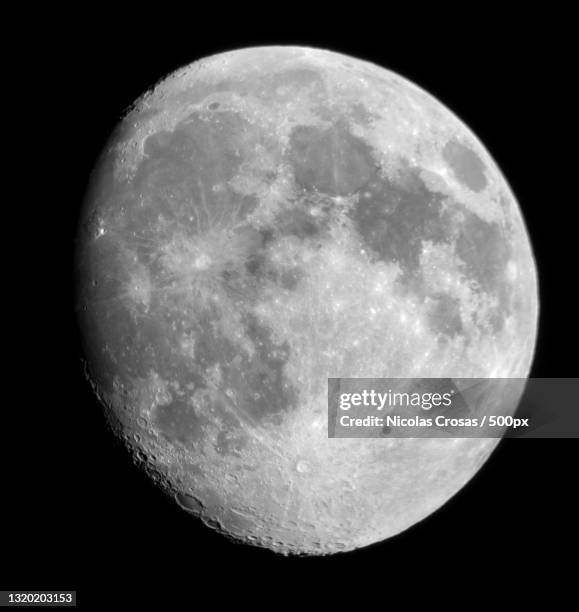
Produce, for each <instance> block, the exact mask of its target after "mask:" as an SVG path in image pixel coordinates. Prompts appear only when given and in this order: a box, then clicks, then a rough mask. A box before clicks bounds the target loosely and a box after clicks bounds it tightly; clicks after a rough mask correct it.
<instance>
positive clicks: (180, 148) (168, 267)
mask: <svg viewBox="0 0 579 612" xmlns="http://www.w3.org/2000/svg"><path fill="white" fill-rule="evenodd" d="M488 86H489V87H492V82H490V81H489V83H488ZM77 270H78V279H79V280H78V311H79V316H80V321H81V327H82V330H83V336H84V345H85V347H86V362H87V372H88V376H89V378H90V381H91V383H92V385H93V388H94V390H95V392H96V393H97V395H98V397H99V398H100V400H101V401H102V403H103V405H104V406H105V410H106V413H107V415H108V418H109V419H110V422H111V424H112V425H113V426H114V428H115V430H116V431H117V432H118V434H119V436H121V437H122V439H123V440H124V441H125V442H126V443H127V445H128V446H129V447H130V448H131V450H132V453H133V456H134V457H135V460H136V461H138V462H140V463H141V464H142V466H143V467H144V469H146V470H147V471H148V473H149V474H150V475H151V477H152V478H153V479H154V480H155V481H156V482H157V483H158V484H159V486H161V487H163V489H164V490H165V491H166V492H167V493H168V494H170V495H172V496H174V498H175V500H176V502H177V503H179V504H180V505H181V506H182V507H183V508H184V510H185V511H187V512H189V513H191V514H193V515H196V516H198V517H199V518H200V519H201V520H202V521H204V522H205V523H206V524H207V525H209V526H210V527H212V528H214V529H217V530H219V531H221V532H222V533H223V534H225V535H227V536H228V537H231V538H233V539H236V540H239V541H242V542H245V543H249V544H254V545H256V546H262V547H267V548H270V549H272V550H275V551H277V552H279V553H282V554H309V555H322V554H331V553H335V552H338V551H347V550H352V549H355V548H358V547H363V546H366V545H369V544H371V543H374V542H377V541H380V540H384V539H386V538H389V537H391V536H393V535H395V534H397V533H399V532H401V531H403V530H405V529H407V528H408V527H410V526H412V525H413V524H415V523H417V522H418V521H420V520H421V519H423V518H425V517H426V516H428V515H429V514H431V513H432V512H433V511H435V510H436V509H437V508H439V507H440V506H442V505H443V504H444V503H445V502H446V501H447V500H449V498H451V497H452V496H453V495H454V494H455V493H456V492H457V491H459V490H460V489H461V487H463V485H464V484H465V483H466V482H468V481H469V480H470V479H471V478H472V477H473V475H474V474H475V473H476V472H477V470H478V469H479V468H480V467H481V465H482V464H483V463H484V461H485V460H486V459H487V458H488V456H489V454H490V453H491V452H492V450H493V448H494V447H495V446H496V444H497V442H498V439H496V438H479V439H476V438H458V437H454V438H452V437H448V438H444V439H440V438H418V437H416V438H399V437H395V436H392V435H388V434H387V433H385V434H384V437H383V438H374V439H332V438H329V437H328V416H327V393H328V378H329V377H366V378H369V377H387V378H396V377H403V378H414V377H416V378H418V377H420V378H435V377H442V378H446V377H452V378H457V377H463V378H468V377H484V378H507V377H523V378H525V377H527V376H528V374H529V369H530V365H531V360H532V357H533V352H534V345H535V337H536V326H537V310H538V299H537V280H536V270H535V264H534V259H533V255H532V251H531V246H530V243H529V239H528V235H527V231H526V228H525V225H524V222H523V219H522V215H521V211H520V209H519V206H518V204H517V202H516V200H515V198H514V196H513V194H512V192H511V190H510V188H509V186H508V184H507V182H506V180H505V178H504V177H503V175H502V173H501V171H500V170H499V168H498V167H497V165H496V163H495V162H494V160H493V159H492V158H491V156H490V154H489V153H488V151H487V150H486V149H485V148H484V146H483V145H482V144H481V142H480V141H479V140H478V139H477V137H476V136H475V135H474V134H473V133H472V132H471V131H470V130H469V128H468V127H467V126H466V125H465V124H464V123H463V122H462V121H461V120H459V119H458V118H457V117H456V116H455V115H454V114H453V113H452V112H451V111H450V110H449V109H447V108H446V107H445V106H443V105H442V104H441V103H440V102H438V101H437V100H436V99H435V98H433V97H432V96H431V95H429V94H428V93H426V92H425V91H423V90H422V89H420V88H419V87H418V86H416V85H414V84H413V83H411V82H410V81H408V80H406V79H405V78H403V77H401V76H399V75H397V74H394V73H392V72H390V71H388V70H386V69H384V68H381V67H378V66H376V65H373V64H370V63H368V62H365V61H360V60H358V59H354V58H351V57H347V56H344V55H341V54H337V53H334V52H330V51H323V50H316V49H310V48H301V47H268V48H251V49H243V50H239V51H233V52H228V53H223V54H221V55H216V56H213V57H210V58H208V59H204V60H202V61H199V62H197V63H194V64H192V65H190V66H187V67H186V68H183V69H181V70H179V71H177V72H176V73H174V74H172V75H171V76H169V77H168V78H167V79H166V80H164V81H162V82H160V83H159V84H158V85H157V86H156V87H154V88H153V89H152V90H151V91H149V92H147V93H146V94H145V95H143V96H142V97H141V98H140V99H139V100H138V101H137V102H136V103H135V105H134V106H133V107H132V108H131V109H130V110H129V111H128V112H127V114H126V116H125V117H124V119H123V120H122V121H121V122H120V124H119V126H118V128H117V129H116V131H115V132H114V133H113V135H112V136H111V138H110V140H109V141H108V143H107V144H106V146H105V148H104V150H103V152H102V155H101V157H100V159H99V160H98V162H97V164H96V166H95V170H94V173H93V176H92V180H91V186H90V188H89V190H88V193H87V198H86V201H85V204H84V206H83V211H82V214H81V218H80V222H79V231H78V249H77ZM489 401H490V400H489ZM509 401H510V402H511V404H512V410H511V412H512V411H514V410H515V409H516V404H517V398H515V399H514V400H512V399H511V400H509ZM183 538H184V541H186V539H187V534H183Z"/></svg>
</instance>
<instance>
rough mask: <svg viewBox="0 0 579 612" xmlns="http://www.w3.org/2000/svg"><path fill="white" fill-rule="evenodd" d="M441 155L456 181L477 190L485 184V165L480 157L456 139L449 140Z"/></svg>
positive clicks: (481, 188)
mask: <svg viewBox="0 0 579 612" xmlns="http://www.w3.org/2000/svg"><path fill="white" fill-rule="evenodd" d="M442 157H443V159H444V161H446V163H447V164H448V165H449V166H450V168H451V170H452V172H453V174H454V176H455V178H456V180H457V181H459V182H460V183H462V184H463V185H464V186H466V187H468V188H469V189H470V190H471V191H475V192H479V191H482V190H483V189H484V188H485V187H486V186H487V179H486V176H485V169H486V168H485V165H484V164H483V162H482V160H481V159H480V157H479V156H478V155H477V154H476V153H475V152H474V151H473V150H472V149H471V148H469V147H467V146H466V145H465V144H463V143H462V142H459V141H458V140H449V141H448V142H447V143H446V144H445V145H444V148H443V149H442Z"/></svg>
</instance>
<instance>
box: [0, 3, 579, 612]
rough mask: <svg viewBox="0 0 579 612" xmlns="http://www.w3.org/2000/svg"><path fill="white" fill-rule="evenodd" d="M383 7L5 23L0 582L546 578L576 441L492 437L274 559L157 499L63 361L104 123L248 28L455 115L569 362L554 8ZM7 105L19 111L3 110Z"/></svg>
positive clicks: (568, 161) (559, 23)
mask: <svg viewBox="0 0 579 612" xmlns="http://www.w3.org/2000/svg"><path fill="white" fill-rule="evenodd" d="M157 10H159V8H157ZM269 10H270V11H274V12H275V11H277V10H278V8H277V7H270V9H269ZM69 17H70V16H69ZM270 17H271V16H270ZM391 18H392V16H388V19H386V18H384V19H382V18H378V17H376V22H377V23H375V24H374V25H373V26H368V21H367V22H366V24H364V25H363V26H362V25H358V26H357V25H356V24H355V23H349V22H348V20H347V19H345V20H344V21H343V23H340V22H336V23H335V24H334V25H333V26H332V28H328V27H321V26H315V25H314V24H313V22H312V23H311V24H310V27H305V26H304V24H303V23H302V25H301V26H298V25H295V26H294V27H293V28H292V27H291V25H290V23H289V22H288V23H287V24H286V26H285V28H283V29H282V28H281V26H278V27H277V28H276V27H275V26H272V25H271V23H269V22H268V23H263V24H262V25H260V23H261V22H259V21H254V20H253V19H250V18H249V17H247V16H246V17H243V16H241V15H240V16H239V18H238V19H237V18H235V17H233V16H230V19H229V20H228V23H229V22H231V23H229V25H227V26H224V27H223V28H220V29H219V31H216V28H215V27H213V26H207V27H204V26H203V25H202V17H201V16H199V15H198V16H197V22H196V25H195V26H194V25H193V23H192V22H191V23H190V28H191V29H189V30H188V29H187V27H183V29H182V30H181V29H180V28H176V29H173V28H171V31H168V30H166V29H165V27H164V24H163V22H164V19H162V18H160V19H159V20H158V22H156V23H155V22H151V23H150V24H148V25H145V24H143V25H142V26H141V27H139V28H137V27H136V24H133V27H131V28H129V27H127V26H122V27H121V26H120V25H116V24H115V21H114V20H113V17H112V16H111V17H110V19H109V20H106V21H105V23H103V24H102V25H99V26H97V25H96V23H93V21H92V16H90V15H88V14H87V15H83V16H80V15H78V16H77V18H76V19H75V20H73V21H72V22H71V23H70V24H69V25H66V26H65V25H64V22H61V20H60V19H59V18H58V17H57V16H54V15H51V19H54V21H55V23H56V25H55V26H54V27H51V28H46V29H44V28H39V30H41V31H42V33H38V32H36V31H32V30H31V29H29V28H28V27H22V36H21V38H20V40H21V43H20V44H21V49H22V51H21V52H20V56H21V57H22V58H24V61H25V64H26V68H25V69H23V71H22V73H21V76H23V77H24V80H25V81H27V85H28V86H31V85H32V87H31V89H32V90H33V91H32V93H30V94H27V96H26V98H25V99H24V100H22V102H19V101H18V100H17V99H14V98H13V99H12V100H11V102H12V103H13V104H16V105H19V106H18V108H20V106H22V107H26V109H27V110H26V117H27V119H26V120H25V123H27V130H29V131H30V135H28V136H27V137H26V138H27V141H26V145H25V147H26V150H27V153H26V154H25V156H24V157H23V162H22V164H24V166H25V167H22V164H21V167H20V168H19V172H22V175H23V176H22V178H19V179H18V180H19V181H21V183H20V186H19V188H18V189H17V198H16V200H15V201H12V202H11V203H9V202H5V205H6V206H10V207H16V208H18V211H17V212H19V213H20V214H21V215H22V219H21V220H19V221H18V224H19V225H18V226H14V229H12V230H7V229H6V228H5V232H8V233H11V232H14V236H12V237H11V241H14V243H15V245H17V246H15V247H13V248H12V250H11V253H12V255H11V257H10V259H9V264H8V265H9V267H10V268H11V274H14V275H15V277H16V278H15V280H14V285H13V287H14V288H13V290H12V291H11V292H10V295H11V296H12V299H15V297H16V296H18V302H17V303H16V304H14V305H15V306H16V311H17V315H16V317H17V318H15V319H14V322H12V320H8V319H5V326H7V327H8V328H10V327H13V328H14V329H15V330H16V329H20V331H19V332H18V333H17V335H18V340H17V342H16V347H15V348H14V349H11V352H10V356H9V359H8V361H9V362H10V363H11V370H13V371H14V372H13V373H11V374H10V375H8V373H5V380H4V384H5V386H6V388H7V391H8V398H7V399H5V402H4V406H3V409H4V410H3V412H4V413H5V414H7V417H8V418H7V419H6V418H5V419H4V422H3V424H2V425H0V431H1V432H2V439H3V450H4V451H5V452H6V453H7V458H6V459H5V460H4V462H3V468H2V478H3V493H4V494H3V495H2V497H1V505H0V519H1V520H0V524H1V525H2V527H3V529H2V544H1V553H0V557H1V560H0V588H2V589H8V588H16V589H53V590H54V589H76V590H77V592H78V598H79V602H81V603H83V604H90V603H94V602H100V603H101V604H103V605H107V602H108V603H110V602H111V601H112V599H111V598H112V597H113V593H115V594H116V595H115V597H118V598H119V601H128V600H129V599H130V598H131V597H136V598H137V599H144V600H146V599H147V598H148V596H149V594H155V595H159V594H162V593H163V592H165V591H167V590H169V591H170V594H171V598H174V599H176V600H181V601H182V602H184V603H185V604H186V603H188V604H189V605H193V604H194V603H195V601H196V599H197V597H199V596H200V595H199V594H200V593H203V591H204V589H211V590H212V592H215V591H214V589H221V590H225V591H227V590H228V586H227V585H228V584H229V585H231V586H232V589H233V588H234V587H233V584H234V583H235V584H237V581H239V583H240V584H244V585H245V586H244V587H243V591H242V592H240V591H238V592H237V593H238V595H237V597H238V601H239V602H240V603H241V602H242V601H244V602H249V601H251V600H252V599H253V598H258V599H259V598H260V597H261V596H260V595H259V593H260V592H261V591H260V589H261V588H262V586H261V585H263V584H264V583H268V584H269V586H270V588H273V589H277V591H278V593H284V594H285V593H288V592H291V591H293V590H296V589H301V587H300V585H302V584H303V585H306V584H308V585H310V586H311V585H312V584H315V585H316V587H315V588H317V589H318V590H319V592H320V593H322V594H323V592H324V591H325V588H326V586H327V584H328V583H327V582H326V581H327V580H330V579H332V580H335V579H336V577H337V576H348V575H349V576H354V575H356V576H358V577H361V576H363V575H364V572H374V576H375V577H376V576H383V580H384V585H383V587H381V586H378V587H376V589H377V590H378V591H379V590H380V589H381V588H384V589H385V592H384V593H383V595H384V596H386V600H384V599H382V601H388V597H389V593H390V590H392V589H393V588H394V582H396V583H397V584H400V585H402V581H406V580H412V578H413V576H417V577H420V578H421V580H424V579H428V578H435V576H438V574H439V573H440V574H441V575H442V574H445V575H446V579H447V580H448V581H450V584H449V583H447V586H446V589H448V592H451V593H452V592H454V585H453V582H452V581H456V582H458V583H460V582H464V583H466V582H467V580H469V579H472V577H473V576H478V577H479V578H480V577H483V578H484V577H485V576H487V575H490V574H492V575H494V576H501V575H502V576H505V575H511V573H512V572H514V571H515V570H517V571H518V572H520V573H521V575H524V576H525V581H526V588H528V587H529V584H530V583H533V584H535V585H537V584H543V583H544V582H545V580H547V579H546V578H545V575H544V573H543V572H544V571H545V565H546V564H547V565H549V566H550V569H551V571H558V570H559V569H561V571H562V567H559V565H562V561H561V560H560V559H561V557H562V555H563V552H564V551H566V550H567V549H568V548H569V547H570V546H573V547H574V546H575V545H576V531H577V528H576V515H577V512H576V506H575V505H574V503H573V502H572V485H571V483H572V481H573V480H574V476H575V472H576V465H577V446H576V441H575V440H532V441H531V440H519V439H514V440H506V441H504V442H502V443H501V444H500V446H499V448H498V449H497V450H496V451H495V452H494V453H493V455H492V456H491V458H490V459H489V461H488V462H487V463H486V464H485V466H484V467H483V469H481V470H480V472H479V473H478V474H477V475H476V477H475V478H473V480H472V481H471V482H470V483H469V484H468V485H467V486H466V487H465V488H464V489H463V490H462V491H461V492H460V493H459V494H458V495H456V496H455V497H454V498H453V499H452V500H451V501H450V502H449V503H448V504H446V505H445V506H444V507H443V508H442V509H441V510H439V511H438V512H436V513H435V514H433V515H431V516H430V517H428V518H427V519H426V520H424V521H423V522H422V523H420V524H418V525H416V526H414V527H413V528H411V529H410V530H408V531H407V532H405V533H403V534H401V535H399V536H397V537H395V538H393V539H391V540H389V541H387V542H385V543H382V544H376V545H374V546H372V547H370V548H367V549H363V550H359V551H356V552H353V553H348V554H342V555H337V556H333V557H329V558H307V559H298V558H282V557H277V556H275V555H274V554H273V553H270V552H269V551H265V550H260V549H254V548H250V547H247V546H241V545H236V544H232V543H230V542H229V541H227V540H226V539H224V538H223V537H222V536H220V535H218V534H216V533H214V532H212V531H211V530H209V529H207V528H205V527H203V526H202V525H201V524H198V523H196V522H195V521H194V520H192V519H191V518H190V517H189V516H187V515H186V514H185V513H184V512H182V511H181V510H180V509H179V508H178V507H177V506H176V505H175V504H174V503H173V502H171V501H170V500H168V499H167V498H165V496H164V495H163V494H162V493H161V492H159V490H158V489H157V488H156V487H155V486H154V485H153V484H151V483H150V482H149V480H148V479H147V477H146V476H145V475H143V474H142V473H141V472H140V471H139V470H138V469H137V468H136V467H135V466H134V465H133V464H132V462H131V460H130V458H129V456H128V454H127V452H126V451H125V450H124V448H123V447H122V446H121V445H120V444H118V443H117V442H115V441H114V439H113V437H112V435H111V433H110V431H109V430H108V429H107V428H106V426H105V420H104V418H103V416H102V412H101V410H100V407H99V405H98V403H97V401H96V399H95V398H94V397H93V395H92V392H91V389H90V387H89V386H88V385H87V383H86V381H85V379H84V376H83V371H82V364H81V362H80V346H79V338H78V333H77V329H76V324H75V319H74V312H73V303H72V302H73V291H72V278H73V274H72V268H73V266H72V257H73V239H74V232H75V226H76V215H77V214H78V211H79V206H80V203H81V201H82V197H83V193H84V190H85V187H86V182H87V179H88V175H89V172H90V169H91V167H92V165H93V163H94V161H95V159H96V156H97V154H98V152H99V150H100V148H101V147H102V146H103V144H104V142H105V140H106V137H107V135H108V133H109V132H110V130H111V129H112V128H113V127H114V126H115V124H116V122H117V121H118V119H119V118H120V117H121V116H122V113H123V111H124V109H125V108H126V107H128V106H129V105H130V104H131V103H132V102H133V101H134V100H135V99H136V98H137V97H138V96H139V95H140V94H141V93H142V92H144V91H145V90H146V89H147V88H149V87H150V86H152V85H154V83H155V82H156V81H157V80H158V79H159V78H161V77H163V76H164V75H166V74H167V73H169V72H171V71H172V70H174V69H176V68H178V67H180V66H182V65H185V64H187V63H190V62H192V61H194V60H195V59H198V58H201V57H204V56H207V55H209V54H212V53H217V52H220V51H224V50H231V49H235V48H239V47H243V46H255V45H266V44H300V45H308V46H315V47H322V48H328V49H332V50H336V51H342V52H344V53H348V54H351V55H353V56H355V57H359V58H362V59H367V60H370V61H373V62H376V63H378V64H382V65H384V66H386V67H388V68H390V69H391V70H394V71H396V72H398V73H400V74H401V75H403V76H405V77H407V78H409V79H410V80H412V81H414V82H416V83H417V84H419V85H421V86H422V87H423V88H424V89H426V90H427V91H428V92H430V93H431V94H433V95H434V96H435V97H437V98H438V99H439V100H441V101H442V102H443V103H444V104H446V105H447V106H448V107H449V108H451V109H452V110H453V111H454V112H455V113H456V114H457V115H458V116H459V117H460V118H462V119H463V120H464V122H465V123H466V124H467V125H468V126H470V127H471V128H472V129H473V131H474V132H475V133H476V134H477V135H478V136H479V137H480V139H481V140H482V142H483V143H484V144H485V145H486V147H487V148H488V150H489V151H490V152H491V154H492V155H493V157H494V158H495V160H496V161H497V163H498V165H499V167H500V168H501V169H502V170H503V172H504V174H505V176H506V177H507V179H508V181H509V183H510V184H511V187H512V189H513V192H514V194H515V196H516V197H517V199H518V201H519V202H520V204H521V207H522V210H523V214H524V217H525V220H526V223H527V226H528V229H529V233H530V236H531V241H532V244H533V248H534V252H535V256H536V259H537V264H538V267H539V282H540V296H541V304H540V306H541V313H540V327H539V342H538V348H537V352H536V357H535V362H534V366H533V370H532V376H535V377H571V376H577V358H576V347H577V342H578V336H577V308H576V297H575V289H576V284H577V280H576V277H577V273H576V268H577V263H578V258H577V244H578V242H579V241H578V240H577V238H576V236H575V234H576V231H577V212H576V209H577V195H576V186H575V184H576V180H577V172H576V168H575V165H576V161H577V152H576V146H575V145H573V143H572V141H573V140H575V139H576V136H575V135H574V133H575V132H576V125H577V120H576V118H575V117H576V113H577V110H576V97H573V95H572V93H571V87H570V84H569V81H570V79H571V77H572V76H574V75H573V74H572V72H571V69H572V66H571V58H570V56H571V43H570V41H569V37H568V33H567V32H566V31H565V27H564V23H565V17H564V16H559V15H556V16H547V17H545V16H539V15H536V16H534V18H533V19H530V21H529V22H528V23H526V24H522V23H518V25H517V27H514V26H511V25H509V24H507V23H504V24H503V25H502V26H501V25H496V24H494V25H491V24H489V25H488V26H483V25H482V24H481V25H480V28H476V29H475V30H471V29H470V28H467V27H463V24H462V23H461V18H460V17H457V18H456V22H457V23H454V22H453V23H452V24H451V22H441V23H439V24H434V23H430V22H429V19H428V18H427V17H426V16H424V17H423V18H422V19H421V20H418V19H417V16H416V17H415V18H414V19H413V20H412V21H410V22H408V21H404V23H406V24H408V25H396V22H395V20H392V19H391ZM171 19H176V21H177V22H179V21H180V20H179V18H178V17H172V18H171ZM211 19H212V20H215V19H216V17H212V18H211ZM244 19H245V21H243V20H244ZM278 19H281V20H282V21H283V19H282V16H281V15H280V16H278V17H276V20H278ZM380 19H382V26H379V23H378V22H379V21H380ZM199 20H201V23H200V21H199ZM366 20H369V22H370V23H372V21H373V18H372V16H371V15H367V16H366ZM464 20H465V22H468V17H467V16H465V17H464ZM497 21H499V22H500V23H502V22H501V21H500V19H497ZM322 22H323V20H322ZM51 23H52V21H51ZM211 23H214V21H212V22H211ZM235 23H236V24H237V25H234V24H235ZM249 23H251V24H252V25H251V26H249V25H244V26H242V25H240V24H249ZM384 24H385V25H384ZM180 25H181V26H185V25H186V24H185V23H182V24H180ZM329 30H331V32H330V31H329ZM31 80H32V81H34V82H32V83H31V82H30V81H31ZM29 105H30V109H29V110H28V106H29ZM14 116H15V119H16V118H17V119H16V120H17V121H23V119H22V118H21V117H20V113H19V112H15V115H14ZM11 197H12V196H11ZM17 227H19V228H20V229H17ZM10 282H12V281H10ZM23 294H25V295H23ZM17 321H18V322H17ZM6 350H7V351H8V348H6ZM489 572H490V574H489ZM480 579H481V580H482V578H480ZM227 581H229V582H227ZM491 585H492V583H491ZM332 590H334V591H335V590H337V586H336V587H335V588H334V589H332ZM353 594H354V595H356V592H354V593H353ZM283 597H285V595H284V596H283ZM283 597H282V599H283ZM79 605H80V604H79ZM105 609H106V608H105ZM169 609H172V608H171V607H170V606H169Z"/></svg>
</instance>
